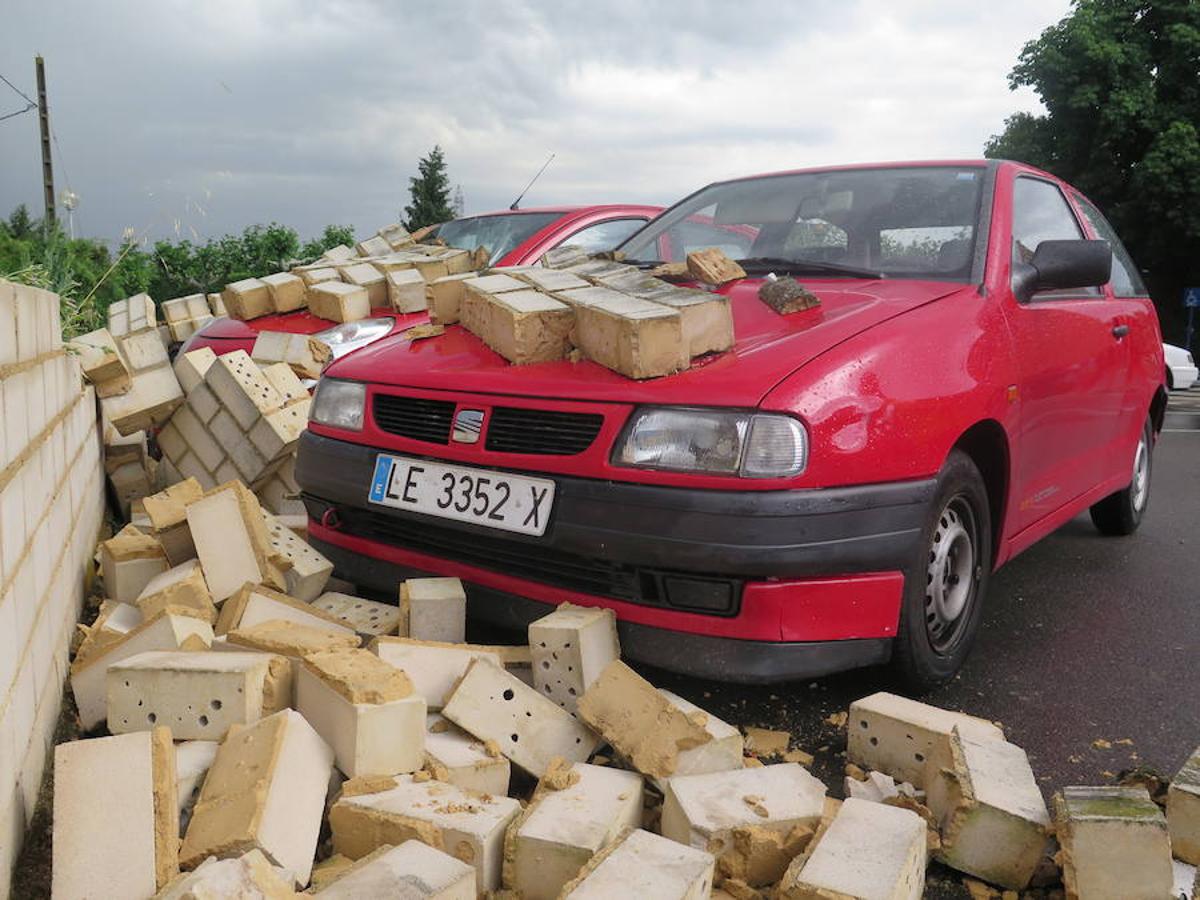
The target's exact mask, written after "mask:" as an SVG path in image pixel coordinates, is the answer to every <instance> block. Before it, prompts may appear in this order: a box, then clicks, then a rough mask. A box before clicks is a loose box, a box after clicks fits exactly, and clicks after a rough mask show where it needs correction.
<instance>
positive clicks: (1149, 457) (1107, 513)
mask: <svg viewBox="0 0 1200 900" xmlns="http://www.w3.org/2000/svg"><path fill="white" fill-rule="evenodd" d="M1153 462H1154V428H1153V426H1152V425H1151V423H1150V418H1149V417H1148V416H1147V417H1146V422H1145V424H1143V425H1142V436H1141V437H1140V438H1138V443H1137V447H1136V448H1135V449H1134V451H1133V477H1132V478H1131V479H1130V482H1129V486H1128V487H1126V488H1123V489H1122V490H1119V491H1117V492H1116V493H1113V494H1109V495H1108V496H1107V497H1105V498H1104V499H1103V500H1101V501H1100V502H1099V503H1096V504H1094V505H1093V506H1092V508H1091V509H1090V510H1088V512H1089V513H1091V516H1092V524H1093V525H1095V526H1096V528H1097V529H1098V530H1099V532H1100V533H1101V534H1107V535H1113V536H1123V535H1127V534H1133V533H1134V532H1135V531H1137V530H1138V526H1139V525H1141V524H1142V516H1144V515H1145V514H1146V507H1148V506H1149V505H1150V475H1151V474H1152V472H1153V469H1154V465H1153Z"/></svg>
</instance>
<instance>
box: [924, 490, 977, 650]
mask: <svg viewBox="0 0 1200 900" xmlns="http://www.w3.org/2000/svg"><path fill="white" fill-rule="evenodd" d="M974 585H975V545H974V536H973V534H972V530H971V528H970V527H969V522H968V521H966V520H965V519H964V516H963V513H962V511H961V510H960V508H959V506H958V505H957V503H955V502H951V503H950V504H949V505H947V507H946V509H945V510H943V511H942V515H941V516H940V518H939V519H938V523H937V526H936V527H935V528H934V532H933V539H932V541H931V543H930V547H929V565H928V569H927V570H926V579H925V626H926V628H927V629H928V632H929V638H930V641H931V643H932V644H933V645H934V647H935V648H938V649H941V648H944V647H946V646H948V645H949V644H951V643H953V640H954V636H955V633H956V632H957V627H956V626H957V625H958V624H959V622H960V620H961V619H962V618H963V612H964V611H965V610H966V608H967V604H968V602H969V601H970V599H971V595H972V592H973V590H974Z"/></svg>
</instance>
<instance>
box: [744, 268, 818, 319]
mask: <svg viewBox="0 0 1200 900" xmlns="http://www.w3.org/2000/svg"><path fill="white" fill-rule="evenodd" d="M758 299H759V300H761V301H762V302H763V303H765V304H767V306H769V307H771V309H773V310H775V312H777V313H779V314H780V315H781V316H786V315H788V314H789V313H794V312H803V311H804V310H806V309H815V308H816V307H818V306H820V305H821V300H820V298H818V297H817V295H816V294H814V293H813V292H812V291H810V290H808V289H807V288H806V287H804V285H802V284H800V282H798V281H797V280H796V279H795V278H792V277H791V276H790V275H789V276H785V277H783V278H779V279H776V280H775V281H764V282H763V283H762V286H761V287H760V288H759V289H758Z"/></svg>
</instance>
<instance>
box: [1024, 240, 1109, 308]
mask: <svg viewBox="0 0 1200 900" xmlns="http://www.w3.org/2000/svg"><path fill="white" fill-rule="evenodd" d="M1110 278H1112V247H1110V246H1109V244H1108V241H1083V240H1073V241H1042V242H1041V243H1040V244H1038V246H1037V250H1035V251H1034V252H1033V259H1031V260H1030V261H1029V262H1028V263H1018V264H1017V266H1016V270H1015V271H1014V273H1013V293H1015V294H1016V295H1017V299H1018V300H1020V301H1021V302H1022V303H1027V302H1029V300H1030V298H1032V297H1033V295H1034V294H1037V293H1039V292H1041V291H1061V290H1064V289H1068V288H1085V287H1100V286H1101V285H1105V284H1108V281H1109V279H1110Z"/></svg>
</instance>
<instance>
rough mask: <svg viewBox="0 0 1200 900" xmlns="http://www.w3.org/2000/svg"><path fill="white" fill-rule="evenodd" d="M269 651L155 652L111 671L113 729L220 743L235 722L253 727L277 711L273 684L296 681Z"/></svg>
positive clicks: (111, 718)
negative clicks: (156, 730)
mask: <svg viewBox="0 0 1200 900" xmlns="http://www.w3.org/2000/svg"><path fill="white" fill-rule="evenodd" d="M273 659H277V658H276V657H271V656H268V655H267V654H264V653H210V652H208V651H200V652H186V651H170V650H154V651H150V652H147V653H139V654H138V655H137V656H133V657H130V658H129V659H126V660H122V661H121V662H118V663H115V664H114V665H112V666H109V669H108V681H107V683H108V730H109V731H111V732H113V733H114V734H122V733H126V732H130V731H145V730H147V729H149V728H153V727H154V726H155V725H165V726H167V727H168V728H170V729H171V735H172V737H174V738H176V739H178V740H185V741H197V740H208V741H219V740H221V739H222V738H224V737H225V735H226V733H227V732H228V731H229V728H230V726H232V725H250V724H253V723H254V722H257V721H258V720H259V719H261V718H262V717H263V716H264V715H270V714H271V713H272V712H275V711H276V710H275V709H271V708H270V707H269V702H268V701H269V698H272V697H277V696H278V695H279V690H278V688H273V687H272V686H271V685H270V684H268V682H271V681H274V682H276V683H278V682H279V681H280V679H284V680H290V671H289V669H290V667H288V666H287V665H286V664H285V663H284V661H283V660H279V661H278V663H277V664H276V665H274V666H273V665H272V660H273Z"/></svg>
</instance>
